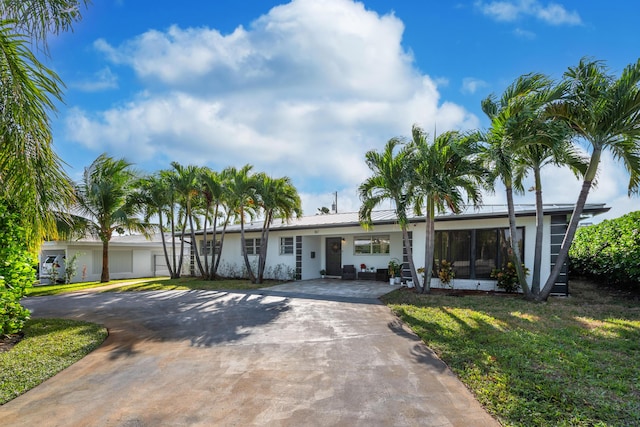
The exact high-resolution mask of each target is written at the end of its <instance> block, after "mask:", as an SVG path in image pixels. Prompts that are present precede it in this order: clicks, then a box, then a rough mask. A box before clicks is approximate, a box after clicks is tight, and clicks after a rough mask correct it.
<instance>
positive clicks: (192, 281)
mask: <svg viewBox="0 0 640 427" xmlns="http://www.w3.org/2000/svg"><path fill="white" fill-rule="evenodd" d="M282 283H283V282H279V281H273V280H267V281H265V282H264V283H262V284H259V285H256V284H253V283H251V282H250V281H249V280H238V279H220V280H201V279H198V278H193V277H183V278H180V279H159V280H154V279H148V280H146V281H144V282H141V283H136V284H131V285H126V286H122V287H119V288H115V289H110V291H115V292H129V291H169V290H189V289H195V290H197V289H199V290H210V291H217V290H252V289H260V288H266V287H269V286H275V285H280V284H282Z"/></svg>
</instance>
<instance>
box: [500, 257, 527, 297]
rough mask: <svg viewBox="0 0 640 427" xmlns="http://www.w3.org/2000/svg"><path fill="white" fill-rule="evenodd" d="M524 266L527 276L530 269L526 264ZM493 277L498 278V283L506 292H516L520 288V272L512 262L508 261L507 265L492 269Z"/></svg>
mask: <svg viewBox="0 0 640 427" xmlns="http://www.w3.org/2000/svg"><path fill="white" fill-rule="evenodd" d="M522 268H523V269H524V274H525V276H526V275H527V274H529V269H528V268H526V267H525V266H524V264H523V265H522ZM491 278H492V279H496V281H497V284H496V285H497V286H498V287H499V288H500V289H504V290H505V291H506V292H516V291H517V290H518V289H519V288H520V281H519V280H518V272H517V271H516V266H515V265H513V263H512V262H508V263H507V265H506V266H504V267H502V268H494V269H493V270H491Z"/></svg>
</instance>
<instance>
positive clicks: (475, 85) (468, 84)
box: [460, 77, 489, 95]
mask: <svg viewBox="0 0 640 427" xmlns="http://www.w3.org/2000/svg"><path fill="white" fill-rule="evenodd" d="M487 86H489V84H488V83H487V82H485V81H484V80H481V79H476V78H474V77H465V78H464V79H462V88H461V89H460V90H461V92H462V93H464V94H470V95H473V94H474V93H476V92H477V91H478V90H479V89H484V88H486V87H487Z"/></svg>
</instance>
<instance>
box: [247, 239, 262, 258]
mask: <svg viewBox="0 0 640 427" xmlns="http://www.w3.org/2000/svg"><path fill="white" fill-rule="evenodd" d="M249 249H251V250H249ZM259 249H260V238H259V237H248V238H245V239H244V250H245V253H246V254H247V255H252V256H258V255H259V253H258V252H259Z"/></svg>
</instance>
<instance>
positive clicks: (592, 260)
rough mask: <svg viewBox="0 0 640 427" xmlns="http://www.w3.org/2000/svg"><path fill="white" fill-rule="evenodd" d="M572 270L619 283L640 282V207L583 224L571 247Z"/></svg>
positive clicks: (634, 283) (601, 281)
mask: <svg viewBox="0 0 640 427" xmlns="http://www.w3.org/2000/svg"><path fill="white" fill-rule="evenodd" d="M569 258H570V262H571V270H572V272H574V273H577V274H582V275H584V276H587V277H590V278H592V279H595V280H596V281H598V282H600V283H605V284H609V285H616V286H627V287H630V286H635V287H638V286H639V283H640V211H636V212H631V213H628V214H626V215H624V216H621V217H620V218H616V219H611V220H604V221H602V222H601V223H600V224H596V225H591V226H588V227H581V228H579V229H578V230H577V232H576V236H575V238H574V240H573V243H572V245H571V249H570V250H569Z"/></svg>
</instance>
